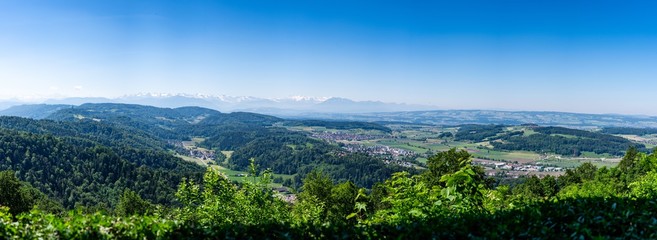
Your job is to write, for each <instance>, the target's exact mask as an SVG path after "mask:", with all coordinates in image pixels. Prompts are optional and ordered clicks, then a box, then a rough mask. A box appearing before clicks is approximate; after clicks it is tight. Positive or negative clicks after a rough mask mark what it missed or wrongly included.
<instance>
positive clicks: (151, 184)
mask: <svg viewBox="0 0 657 240" xmlns="http://www.w3.org/2000/svg"><path fill="white" fill-rule="evenodd" d="M0 159H1V161H0V169H1V170H13V171H15V172H16V174H17V176H18V177H19V178H20V179H22V180H24V181H27V182H29V183H30V184H31V185H33V186H34V187H36V188H37V189H39V190H40V191H42V192H44V193H46V194H47V195H48V196H49V197H51V198H53V199H54V200H56V201H58V202H60V203H61V204H63V206H64V207H66V208H72V207H74V206H76V205H79V206H106V207H112V206H114V205H115V202H116V201H117V200H118V196H119V194H120V193H122V192H123V191H124V189H132V190H134V191H135V192H137V193H139V194H140V195H141V196H143V197H144V198H146V199H148V200H150V201H152V202H156V203H161V204H170V203H171V202H172V201H173V200H174V196H173V194H174V193H175V189H176V186H177V184H178V183H179V182H180V180H181V179H182V177H189V178H195V179H198V178H199V177H200V173H202V171H203V168H201V167H199V166H197V165H195V164H191V163H187V162H183V161H181V160H180V159H177V158H174V157H173V156H171V155H168V154H165V153H164V152H158V151H149V150H137V149H129V148H123V149H121V150H120V151H116V150H112V149H110V148H107V147H104V146H102V145H100V144H98V143H96V142H92V141H88V140H84V139H80V138H72V137H54V136H52V135H50V134H45V135H41V134H32V133H25V132H17V131H9V130H0Z"/></svg>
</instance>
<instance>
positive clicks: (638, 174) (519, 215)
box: [0, 148, 657, 239]
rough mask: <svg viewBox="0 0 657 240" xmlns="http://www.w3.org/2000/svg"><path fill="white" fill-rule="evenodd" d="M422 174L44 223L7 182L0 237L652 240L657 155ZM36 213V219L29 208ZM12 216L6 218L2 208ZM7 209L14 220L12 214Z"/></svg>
mask: <svg viewBox="0 0 657 240" xmlns="http://www.w3.org/2000/svg"><path fill="white" fill-rule="evenodd" d="M427 166H428V170H427V171H425V172H423V173H422V174H418V175H411V174H409V173H407V172H399V173H395V174H393V176H392V177H391V178H389V179H387V180H386V181H384V182H383V183H380V184H377V185H375V186H374V187H373V188H372V189H371V190H367V189H364V188H359V187H357V186H356V185H354V184H353V183H351V182H349V181H346V182H338V183H336V182H333V181H332V180H331V179H330V178H329V177H328V176H327V175H325V174H324V173H322V172H321V171H313V172H311V173H310V174H308V175H307V176H306V177H305V179H304V181H303V186H302V188H301V189H302V191H301V193H300V194H299V195H298V199H297V200H296V201H295V202H294V203H287V202H285V201H283V200H282V199H281V198H279V197H277V196H276V195H273V194H272V193H271V191H270V190H269V187H267V184H268V183H269V182H270V179H271V175H270V172H269V171H259V170H257V169H252V170H253V171H254V172H257V175H258V178H257V180H256V181H245V182H244V183H242V184H239V185H235V184H234V183H232V182H231V181H230V180H228V178H227V177H226V176H224V175H223V174H221V173H219V172H217V171H216V170H213V169H212V168H208V170H207V171H206V173H205V175H204V176H203V180H202V181H201V182H197V181H191V180H185V181H182V182H181V183H180V185H179V186H178V188H177V192H176V194H175V198H176V200H177V201H178V202H179V203H180V205H179V206H177V207H172V208H162V207H158V206H157V205H154V204H152V203H150V202H149V201H146V200H143V199H142V198H141V197H140V196H139V194H135V192H133V191H130V190H126V191H124V192H123V193H122V194H121V196H120V197H119V198H118V200H117V202H118V204H117V208H116V210H115V211H113V212H95V213H83V212H79V211H77V212H70V213H68V214H66V215H59V214H57V213H51V212H49V211H48V210H46V209H43V208H41V207H40V205H44V204H40V205H39V204H37V203H38V202H43V200H39V197H38V196H39V194H38V192H37V193H35V192H34V191H30V187H29V185H27V184H25V183H21V182H19V181H18V180H17V179H16V178H14V177H13V174H12V173H11V172H1V173H0V188H2V189H1V190H3V192H5V189H12V190H14V191H11V192H12V193H15V197H14V198H11V199H7V198H4V199H2V200H1V201H0V204H2V205H3V206H5V207H2V208H0V234H2V235H1V236H0V237H3V238H35V237H42V238H65V239H69V238H78V239H80V238H81V239H101V238H102V239H105V238H127V239H137V238H139V239H143V238H148V239H152V238H155V239H171V238H185V239H190V238H194V239H215V238H283V239H289V238H293V239H324V238H340V239H343V238H349V239H372V238H404V239H405V238H413V239H429V238H450V239H463V238H486V239H490V238H493V239H511V238H549V239H566V238H576V239H595V238H641V239H647V238H655V237H657V227H655V224H654V213H655V212H656V211H657V203H656V202H655V201H654V198H655V197H656V196H657V185H656V184H655V183H656V182H657V174H656V172H657V153H653V154H650V155H648V154H644V153H640V152H638V151H637V150H636V149H634V148H630V149H629V150H628V151H627V154H626V155H625V157H624V158H623V160H622V161H621V162H620V164H619V165H618V166H617V167H613V168H607V167H603V168H596V167H595V166H594V165H592V164H588V163H587V164H583V165H582V166H580V167H578V168H576V169H573V170H568V171H567V172H566V173H565V174H564V175H562V176H560V177H552V176H547V177H544V178H537V177H535V176H534V177H529V178H525V179H524V181H523V182H522V183H520V184H517V185H515V186H513V187H511V186H507V185H496V184H494V183H491V181H490V179H488V178H487V177H485V176H484V174H483V172H482V171H481V169H479V168H478V167H476V166H472V165H471V156H470V155H469V153H467V152H465V151H457V150H456V149H452V150H449V151H446V152H441V153H438V154H436V155H434V156H432V157H430V158H429V159H428V162H427ZM30 204H32V205H33V207H34V208H33V210H31V211H29V212H28V211H27V209H30V208H28V207H26V206H27V205H30ZM7 207H9V208H7ZM12 207H14V209H12Z"/></svg>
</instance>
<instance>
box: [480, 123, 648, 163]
mask: <svg viewBox="0 0 657 240" xmlns="http://www.w3.org/2000/svg"><path fill="white" fill-rule="evenodd" d="M534 131H535V132H537V134H532V135H529V136H520V135H517V136H512V135H507V136H504V137H502V138H501V139H502V140H503V141H501V142H500V141H494V142H491V145H493V147H495V148H497V149H503V150H511V151H514V150H522V151H534V152H539V153H556V154H561V155H566V156H579V155H581V154H582V152H593V153H596V154H604V153H608V154H611V155H614V156H622V155H623V154H624V151H625V150H626V149H628V148H629V147H631V146H634V147H637V148H639V150H640V151H643V152H647V151H648V150H647V149H646V148H645V145H643V144H638V143H634V142H632V141H630V140H627V139H624V138H621V137H617V136H612V135H608V134H601V133H596V132H589V131H583V130H576V129H569V128H562V127H539V128H534Z"/></svg>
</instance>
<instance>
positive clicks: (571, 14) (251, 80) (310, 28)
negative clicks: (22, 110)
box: [0, 0, 657, 115]
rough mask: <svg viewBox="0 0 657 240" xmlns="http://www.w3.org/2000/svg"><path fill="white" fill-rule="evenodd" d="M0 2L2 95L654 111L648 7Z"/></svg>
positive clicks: (652, 23) (656, 72)
mask: <svg viewBox="0 0 657 240" xmlns="http://www.w3.org/2000/svg"><path fill="white" fill-rule="evenodd" d="M0 9H2V14H0V33H2V34H0V53H1V54H0V66H1V68H2V70H0V81H2V82H1V83H2V87H0V99H5V101H4V102H21V101H28V102H43V101H45V100H46V99H64V98H71V97H78V98H109V99H116V98H120V97H122V96H125V95H129V96H134V95H137V94H138V93H140V92H165V93H200V94H202V95H213V96H221V95H230V96H254V97H255V98H259V99H286V98H291V97H292V96H311V97H318V99H319V98H320V97H321V99H323V100H327V99H328V98H330V97H338V98H336V99H334V100H339V99H340V98H345V99H351V100H354V101H360V102H364V103H363V104H370V105H372V104H373V105H377V104H378V103H377V102H378V101H381V102H385V103H399V104H401V105H394V104H392V105H386V106H397V107H400V106H402V105H404V104H406V105H408V106H421V108H424V107H427V106H429V107H431V108H438V109H497V110H531V111H562V112H580V113H619V114H637V115H657V104H656V101H655V100H654V95H655V89H657V67H656V65H655V63H657V51H656V49H657V14H655V12H657V1H631V0H629V1H516V0H512V1H484V0H473V1H341V0H337V1H295V0H292V1H284V2H281V1H266V2H260V1H259V2H258V3H257V4H256V3H254V2H252V1H168V0H162V1H128V0H98V1H72V0H62V1H49V0H21V1H0ZM4 102H3V103H1V104H0V107H3V106H9V105H11V104H7V103H4ZM330 103H331V104H332V105H333V107H339V104H340V103H339V101H331V102H330ZM379 105H380V104H379ZM408 106H406V107H408ZM397 107H394V108H397ZM413 108H414V107H410V108H409V109H413ZM358 110H359V109H358V108H354V109H350V110H349V111H358Z"/></svg>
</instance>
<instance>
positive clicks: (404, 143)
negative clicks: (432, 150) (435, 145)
mask: <svg viewBox="0 0 657 240" xmlns="http://www.w3.org/2000/svg"><path fill="white" fill-rule="evenodd" d="M377 143H379V144H381V145H386V146H388V147H392V148H399V149H404V150H409V151H414V152H416V153H425V152H427V151H428V150H429V149H428V148H427V147H426V146H422V145H424V144H422V142H419V141H413V140H388V139H385V140H380V141H378V142H377Z"/></svg>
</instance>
